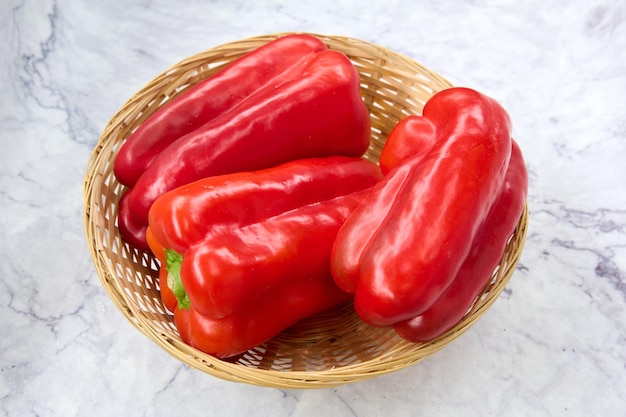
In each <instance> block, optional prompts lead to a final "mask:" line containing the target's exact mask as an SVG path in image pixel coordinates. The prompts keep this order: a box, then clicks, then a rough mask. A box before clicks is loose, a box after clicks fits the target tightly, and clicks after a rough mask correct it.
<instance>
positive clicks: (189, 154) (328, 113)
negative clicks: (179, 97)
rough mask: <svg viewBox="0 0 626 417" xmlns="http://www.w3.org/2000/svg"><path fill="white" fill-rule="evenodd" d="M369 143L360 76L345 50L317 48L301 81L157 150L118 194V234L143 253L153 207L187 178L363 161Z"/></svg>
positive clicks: (268, 91) (258, 96) (266, 92)
mask: <svg viewBox="0 0 626 417" xmlns="http://www.w3.org/2000/svg"><path fill="white" fill-rule="evenodd" d="M369 141H370V119H369V112H368V110H367V107H366V106H365V103H364V102H363V100H362V98H361V95H360V81H359V74H358V72H357V71H356V69H355V67H354V66H353V65H352V63H351V62H350V60H349V59H348V58H347V57H346V55H344V54H343V53H341V52H338V51H335V50H325V51H322V52H320V53H318V54H316V55H315V56H314V57H313V59H312V60H311V61H310V62H309V63H308V64H307V65H306V66H305V67H304V68H303V71H302V73H301V74H299V76H298V77H296V78H294V79H292V80H289V81H286V82H284V83H282V84H280V85H276V86H274V85H270V86H267V87H265V88H261V89H259V90H257V91H255V92H254V93H253V94H251V95H250V96H249V97H248V98H247V99H246V100H244V101H242V102H241V103H240V104H239V105H237V106H234V107H233V108H232V109H231V110H229V111H227V112H225V113H223V114H222V115H220V116H218V117H216V118H215V119H213V120H212V121H210V122H208V123H207V124H205V125H203V126H202V127H201V128H200V129H197V130H195V131H193V132H191V133H189V134H187V135H185V136H183V137H181V138H180V139H178V140H177V141H175V142H174V143H173V144H171V145H170V146H168V147H167V148H166V149H165V150H164V151H163V152H161V153H160V154H159V155H158V156H157V157H156V158H155V159H154V161H153V162H152V163H151V164H150V166H149V167H148V169H147V170H146V171H145V172H144V173H143V174H142V176H141V177H140V178H139V180H138V181H137V183H136V184H135V186H134V187H132V188H131V189H129V190H128V191H127V192H126V193H125V194H124V195H123V196H122V198H121V200H120V207H119V217H118V221H119V229H120V234H121V236H122V238H123V239H124V240H125V241H127V242H128V243H130V244H132V245H134V246H135V247H138V248H140V249H146V250H147V249H148V247H147V244H146V239H145V230H146V227H147V225H148V212H149V210H150V207H151V205H152V203H153V202H154V201H155V200H156V199H157V198H158V197H159V196H161V195H162V194H164V193H165V192H167V191H169V190H172V189H174V188H177V187H180V186H182V185H184V184H187V183H190V182H192V181H196V180H199V179H201V178H204V177H207V176H213V175H221V174H226V173H232V172H237V171H249V170H258V169H263V168H267V167H271V166H274V165H277V164H280V163H283V162H286V161H289V160H294V159H300V158H310V157H321V156H329V155H347V156H361V155H362V154H363V153H364V152H365V151H366V150H367V148H368V146H369Z"/></svg>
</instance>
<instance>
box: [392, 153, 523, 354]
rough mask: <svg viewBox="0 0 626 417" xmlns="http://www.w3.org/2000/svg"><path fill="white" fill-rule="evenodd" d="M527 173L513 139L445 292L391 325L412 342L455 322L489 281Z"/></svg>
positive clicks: (510, 228)
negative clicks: (487, 206)
mask: <svg viewBox="0 0 626 417" xmlns="http://www.w3.org/2000/svg"><path fill="white" fill-rule="evenodd" d="M527 193H528V173H527V170H526V165H525V163H524V158H523V155H522V152H521V150H520V148H519V146H518V145H517V143H516V142H515V141H513V142H512V150H511V160H510V162H509V168H508V171H507V173H506V176H505V179H504V184H502V189H501V191H500V194H499V196H498V198H497V200H496V201H495V203H494V204H493V206H492V207H491V210H490V211H489V215H488V216H487V218H486V220H485V222H484V223H483V224H482V225H481V227H480V231H479V232H478V234H477V235H476V238H475V239H474V241H473V243H472V247H471V250H470V252H469V254H468V255H467V258H465V260H464V261H463V264H462V265H461V268H460V269H459V271H458V273H457V275H456V277H455V278H454V280H453V281H452V283H451V284H450V285H449V286H448V288H447V289H446V290H445V291H444V293H443V294H442V295H441V296H440V297H439V298H438V299H437V301H435V303H434V304H433V305H431V306H430V307H429V308H428V309H427V310H426V311H424V312H423V313H421V314H420V315H419V316H417V317H414V318H412V319H409V320H405V321H401V322H399V323H396V324H395V325H394V329H395V330H396V332H397V333H398V334H399V335H400V336H401V337H403V338H404V339H406V340H409V341H411V342H427V341H430V340H433V339H435V338H437V337H439V336H441V335H442V334H443V333H445V332H446V331H447V330H449V329H450V328H452V327H453V326H454V325H455V324H457V323H458V322H459V321H460V320H461V319H462V318H463V316H464V315H465V313H467V311H468V309H469V308H470V307H471V306H472V304H473V302H474V300H475V299H476V297H478V295H479V294H480V293H481V292H482V291H483V289H484V288H485V286H486V285H487V284H488V283H489V279H490V278H491V274H492V272H493V271H494V270H495V268H496V266H497V265H498V264H499V263H500V259H501V258H502V254H503V253H504V250H505V246H506V244H507V242H508V239H509V238H510V237H511V235H512V233H513V231H514V230H515V227H516V226H517V223H518V222H519V219H520V216H521V215H522V212H523V210H524V205H525V203H526V195H527Z"/></svg>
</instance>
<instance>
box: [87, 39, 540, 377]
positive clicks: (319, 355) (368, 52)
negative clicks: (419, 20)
mask: <svg viewBox="0 0 626 417" xmlns="http://www.w3.org/2000/svg"><path fill="white" fill-rule="evenodd" d="M281 35H284V34H273V35H267V36H259V37H254V38H250V39H245V40H241V41H237V42H232V43H227V44H224V45H221V46H218V47H215V48H212V49H209V50H208V51H205V52H202V53H199V54H197V55H194V56H191V57H189V58H188V59H185V60H183V61H182V62H179V63H178V64H176V65H174V66H173V67H172V68H170V69H168V70H167V71H165V72H164V73H162V74H161V75H159V76H158V77H156V78H155V79H154V80H152V81H150V82H149V83H148V84H147V85H146V86H145V87H144V88H143V89H142V90H141V91H139V92H138V93H137V94H135V95H134V96H133V97H132V98H131V99H130V100H128V102H127V103H126V104H124V106H123V107H122V108H121V110H119V112H118V113H117V114H115V115H114V116H113V118H112V119H111V121H110V122H109V124H108V125H107V126H106V128H105V130H104V132H103V133H102V136H101V137H100V140H99V141H98V143H97V146H96V148H95V150H94V151H93V154H92V155H91V158H90V160H89V162H88V166H87V171H86V176H85V184H84V204H85V215H84V222H85V231H86V235H87V240H88V244H89V247H90V249H91V254H92V256H93V260H94V263H95V267H96V270H97V273H98V275H99V277H100V280H101V282H102V285H103V286H104V288H105V290H106V291H107V293H108V295H109V296H110V298H111V299H112V300H113V302H114V303H115V304H116V306H117V307H118V308H119V310H120V311H121V312H122V314H123V315H124V316H125V317H126V318H127V319H128V321H129V322H130V323H131V324H133V325H134V326H135V327H136V328H137V329H138V330H139V331H140V332H142V333H143V334H145V335H146V336H147V337H149V338H150V339H151V340H152V341H154V342H155V343H156V344H157V345H158V346H160V347H161V348H163V349H164V350H165V351H167V352H168V353H170V354H171V355H172V356H174V357H175V358H177V359H179V360H181V361H183V362H184V363H186V364H188V365H190V366H192V367H194V368H197V369H200V370H202V371H204V372H206V373H208V374H211V375H214V376H216V377H219V378H223V379H226V380H231V381H239V382H246V383H249V384H254V385H260V386H267V387H283V388H320V387H329V386H336V385H340V384H344V383H348V382H353V381H358V380H363V379H367V378H372V377H375V376H377V375H381V374H385V373H389V372H392V371H395V370H398V369H401V368H404V367H406V366H409V365H411V364H414V363H416V362H418V361H420V360H422V359H424V358H426V357H428V356H430V355H432V354H433V353H435V352H437V351H438V350H440V349H441V348H443V347H444V346H446V345H447V344H448V343H450V342H451V341H452V340H454V339H455V338H456V337H458V336H459V335H460V334H462V333H463V332H464V331H465V330H466V329H468V328H469V327H470V326H471V325H472V324H473V323H474V322H475V321H476V320H477V319H478V318H479V317H481V316H482V315H483V314H484V313H485V312H486V311H487V309H489V307H490V306H491V305H492V304H493V302H494V301H495V300H496V298H497V297H498V295H499V294H500V292H501V291H502V289H503V288H504V287H505V285H506V284H507V282H508V280H509V279H510V277H511V275H512V274H513V272H514V269H515V265H516V264H517V262H518V260H519V257H520V255H521V252H522V247H523V244H524V240H525V237H526V226H527V218H528V210H527V209H525V210H524V213H523V215H522V218H521V219H520V222H519V225H518V227H517V229H516V230H515V232H514V234H513V236H512V238H511V240H510V241H509V244H508V246H507V248H506V252H505V254H504V256H503V258H502V261H501V264H500V265H499V267H498V268H496V270H495V271H494V273H493V276H492V280H491V282H490V283H489V284H488V286H487V287H486V288H485V290H484V292H483V294H482V296H480V297H479V298H478V299H477V300H476V302H475V303H474V305H473V307H472V308H471V309H470V311H469V312H468V313H467V314H466V316H465V317H464V318H463V320H462V321H461V322H459V323H458V324H457V325H456V326H455V327H454V328H453V329H451V330H450V331H448V332H447V333H446V334H444V335H443V336H441V337H439V338H438V339H436V340H433V341H431V342H429V343H423V344H414V343H408V342H406V341H404V340H403V339H401V338H400V337H399V336H397V335H396V334H395V332H394V331H393V330H390V329H381V328H374V327H368V326H367V325H365V324H364V323H363V322H362V321H361V320H360V319H359V318H358V316H357V315H356V313H355V312H354V310H353V309H352V306H351V305H344V306H342V307H340V308H335V309H333V310H331V311H328V312H325V313H322V314H319V315H317V316H314V317H311V318H309V319H306V320H303V321H301V322H299V323H297V324H296V325H294V326H292V327H291V328H289V329H287V330H285V331H284V332H282V333H281V334H280V335H278V336H276V337H275V338H273V339H272V340H271V341H269V342H267V343H265V344H263V345H261V346H258V347H256V348H254V349H251V350H250V351H248V352H247V353H245V354H243V355H241V356H238V357H236V358H234V359H230V360H219V359H216V358H214V357H212V356H210V355H207V354H204V353H203V352H200V351H198V350H196V349H194V348H192V347H191V346H188V345H186V344H185V343H183V342H182V341H181V339H180V337H179V335H178V332H177V330H176V328H175V326H174V324H173V317H172V315H171V314H169V313H168V312H167V311H166V310H165V308H164V307H163V305H162V302H161V299H160V296H159V291H158V289H159V282H158V268H159V265H158V262H157V261H156V260H155V259H154V258H153V257H152V256H151V255H150V254H148V253H144V252H142V251H139V250H137V249H135V248H133V247H130V246H129V245H128V244H126V243H124V242H123V241H122V240H121V239H120V236H119V233H118V229H117V221H116V219H117V205H118V200H119V198H120V196H121V194H122V193H123V191H124V188H123V186H122V185H120V184H119V183H118V182H117V181H116V179H115V176H114V175H113V160H114V158H115V155H116V152H117V151H118V149H119V148H120V145H121V144H122V142H123V141H124V140H125V138H126V137H127V136H128V135H129V133H131V132H132V131H133V130H134V129H136V128H137V126H138V125H140V124H141V123H142V122H143V121H144V120H146V118H148V117H149V116H150V114H151V113H153V112H154V111H155V110H156V109H157V108H158V107H159V106H161V105H162V104H163V103H165V102H167V101H168V100H171V99H172V98H174V97H175V96H176V95H177V94H179V93H180V92H181V91H182V90H183V89H184V88H185V87H188V86H190V85H193V84H195V83H197V82H199V81H200V80H202V79H204V78H206V77H208V76H210V75H211V74H213V73H214V72H216V71H217V70H218V69H220V68H221V67H222V66H223V65H224V64H226V63H228V62H230V61H231V60H233V59H235V58H237V57H238V56H240V55H242V54H244V53H246V52H247V51H250V50H251V49H253V48H257V47H259V46H260V45H262V44H264V43H266V42H268V41H270V40H272V39H275V38H276V37H278V36H281ZM316 36H318V37H319V38H321V39H322V40H324V41H325V42H326V43H327V45H328V46H329V47H330V48H333V49H338V50H340V51H343V52H344V53H346V54H347V55H348V56H349V57H350V58H351V60H352V61H353V63H354V65H355V66H356V68H357V69H358V71H359V72H360V75H361V84H362V95H363V97H364V100H365V102H366V104H367V106H368V108H369V110H370V114H371V120H372V144H371V147H370V149H369V151H368V152H367V155H366V157H367V158H369V159H372V160H377V158H378V155H379V153H380V150H381V147H382V145H383V144H384V141H385V138H386V137H387V135H388V133H389V132H390V130H391V129H392V128H393V127H394V125H395V124H396V123H397V121H398V120H399V119H400V118H402V117H404V116H406V115H409V114H415V113H417V114H419V113H421V110H422V107H423V105H424V103H425V102H426V101H427V100H428V99H429V98H430V97H431V96H432V95H433V94H434V93H436V92H437V91H440V90H442V89H444V88H447V87H450V86H451V84H450V83H449V82H448V81H446V80H445V79H444V78H442V77H441V76H439V75H437V74H435V73H433V72H432V71H430V70H428V69H427V68H425V67H423V66H421V65H420V64H418V63H416V62H414V61H412V60H410V59H408V58H406V57H404V56H401V55H399V54H397V53H394V52H392V51H390V50H388V49H385V48H382V47H380V46H377V45H373V44H370V43H367V42H364V41H361V40H358V39H352V38H347V37H339V36H322V35H316Z"/></svg>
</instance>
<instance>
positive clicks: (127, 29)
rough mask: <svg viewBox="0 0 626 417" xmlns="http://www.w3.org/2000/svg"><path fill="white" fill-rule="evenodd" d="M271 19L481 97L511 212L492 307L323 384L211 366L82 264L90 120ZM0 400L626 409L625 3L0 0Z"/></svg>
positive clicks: (92, 407)
mask: <svg viewBox="0 0 626 417" xmlns="http://www.w3.org/2000/svg"><path fill="white" fill-rule="evenodd" d="M284 31H307V32H315V33H321V34H337V35H344V36H352V37H356V38H361V39H364V40H367V41H370V42H373V43H377V44H380V45H383V46H385V47H388V48H390V49H393V50H396V51H398V52H400V53H403V54H405V55H407V56H410V57H412V58H414V59H415V60H417V61H419V62H421V63H423V64H424V65H426V66H428V67H430V68H432V69H433V70H435V71H437V72H439V73H440V74H442V75H444V76H445V77H447V78H448V79H449V80H451V81H452V82H453V83H454V84H457V85H464V86H467V87H472V88H475V89H477V90H479V91H482V92H484V93H486V94H488V95H491V96H492V97H494V98H496V99H497V100H499V101H500V102H501V103H502V104H503V105H504V107H505V108H506V109H507V110H508V111H509V113H510V115H511V117H512V120H513V123H514V134H515V138H516V139H517V141H518V143H519V144H520V146H521V148H522V150H523V152H524V155H525V157H526V160H527V163H528V168H529V173H530V191H529V205H530V225H529V235H528V239H527V242H526V247H525V250H524V253H523V256H522V259H521V261H520V264H519V265H518V268H517V271H516V272H515V275H514V276H513V278H512V279H511V281H510V283H509V285H508V287H507V288H506V290H505V292H504V293H503V294H502V296H501V297H500V298H499V299H498V301H497V302H496V303H495V304H494V306H493V307H492V309H491V310H490V311H489V312H487V314H485V316H483V317H482V318H481V320H479V321H478V322H477V324H476V325H475V326H474V327H473V328H471V329H470V330H469V331H467V332H466V333H465V334H463V335H462V336H461V337H460V338H458V339H457V340H455V341H454V342H453V343H452V344H450V345H449V346H447V347H446V348H445V349H443V350H442V351H440V352H439V353H437V354H435V355H433V356H432V357H430V358H428V359H426V360H424V361H423V362H420V363H418V364H416V365H414V366H411V367H409V368H406V369H404V370H401V371H398V372H395V373H392V374H389V375H386V376H382V377H378V378H375V379H371V380H367V381H363V382H358V383H354V384H349V385H344V386H340V387H337V388H328V389H320V390H303V391H301V390H279V389H269V388H260V387H255V386H249V385H245V384H241V383H234V382H228V381H223V380H221V379H217V378H215V377H212V376H209V375H207V374H204V373H202V372H200V371H197V370H194V369H190V368H188V367H187V366H185V365H183V364H182V363H180V362H178V361H177V360H176V359H174V358H173V357H171V356H170V355H169V354H167V353H166V352H165V351H163V350H162V349H160V348H159V347H157V346H156V345H155V344H154V343H153V342H151V341H150V340H149V339H148V338H147V337H145V336H143V335H141V334H140V333H138V332H137V330H135V328H133V327H132V326H131V325H130V324H129V323H128V322H127V321H126V320H125V319H124V318H123V316H122V315H121V314H120V312H119V311H118V310H117V309H116V307H115V306H114V304H113V303H112V302H111V300H110V299H109V298H108V296H107V294H106V293H105V291H104V289H103V288H102V286H101V284H100V281H99V279H98V277H97V275H96V272H95V269H94V265H93V263H92V259H91V257H90V254H89V251H88V248H87V245H86V240H85V235H84V229H83V223H82V219H83V201H82V198H81V197H82V191H83V190H82V187H83V176H84V173H85V168H86V164H87V160H88V157H89V154H90V152H91V151H92V149H93V148H94V146H95V144H96V141H97V140H98V137H99V134H100V132H101V131H102V129H103V128H104V126H105V124H106V123H107V122H108V120H109V119H110V118H111V116H112V115H113V114H114V113H115V112H116V111H117V109H118V108H119V107H121V106H122V104H123V103H124V102H125V101H126V99H127V98H129V97H130V96H131V95H133V94H134V93H135V92H136V91H137V90H138V89H139V88H141V87H142V86H143V85H144V84H145V83H146V82H148V81H149V80H150V79H152V78H153V77H154V76H155V75H157V74H159V73H161V72H162V71H163V70H165V69H166V68H167V67H169V66H170V65H173V64H175V63H176V62H178V61H180V60H181V59H183V58H184V57H186V56H189V55H192V54H195V53H198V52H200V51H202V50H205V49H208V48H210V47H212V46H216V45H218V44H220V43H224V42H229V41H234V40H237V39H241V38H245V37H249V36H254V35H259V34H264V33H275V32H284ZM0 39H2V41H0V143H1V145H2V152H0V207H1V214H2V215H1V216H0V236H2V239H1V242H0V314H1V316H2V320H1V321H0V335H1V336H0V414H1V415H5V416H9V417H12V416H30V415H33V416H35V415H37V416H119V415H123V416H177V415H181V416H182V415H185V416H201V415H202V416H205V415H209V416H213V415H215V416H223V415H248V416H270V415H271V416H278V415H284V416H313V415H315V416H324V415H329V416H330V415H332V416H359V417H361V416H415V415H427V416H465V417H470V416H501V417H502V416H533V417H539V416H603V417H609V416H623V415H626V396H625V395H624V394H625V393H626V328H625V326H624V324H625V323H626V209H625V206H626V204H625V203H626V182H625V181H624V177H625V175H624V174H626V168H624V166H625V165H624V163H623V159H624V156H626V106H625V105H624V104H625V101H624V94H625V93H626V54H624V51H626V3H624V2H623V1H620V0H612V1H611V0H603V1H600V0H591V1H588V0H573V1H569V2H551V1H545V0H521V1H517V2H506V1H502V0H492V1H480V0H476V1H467V2H461V1H448V0H446V1H439V2H432V1H430V2H427V1H414V2H409V1H404V2H401V1H395V0H385V1H378V0H365V1H356V0H332V1H330V0H328V1H327V0H318V1H314V2H287V1H277V0H268V1H262V2H248V1H242V0H228V1H225V0H217V1H211V2H205V1H199V0H194V1H188V2H184V3H182V2H181V3H177V2H172V1H169V0H152V1H146V0H124V1H122V0H110V1H106V2H104V1H102V2H95V1H88V0H3V1H2V3H1V4H0Z"/></svg>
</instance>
